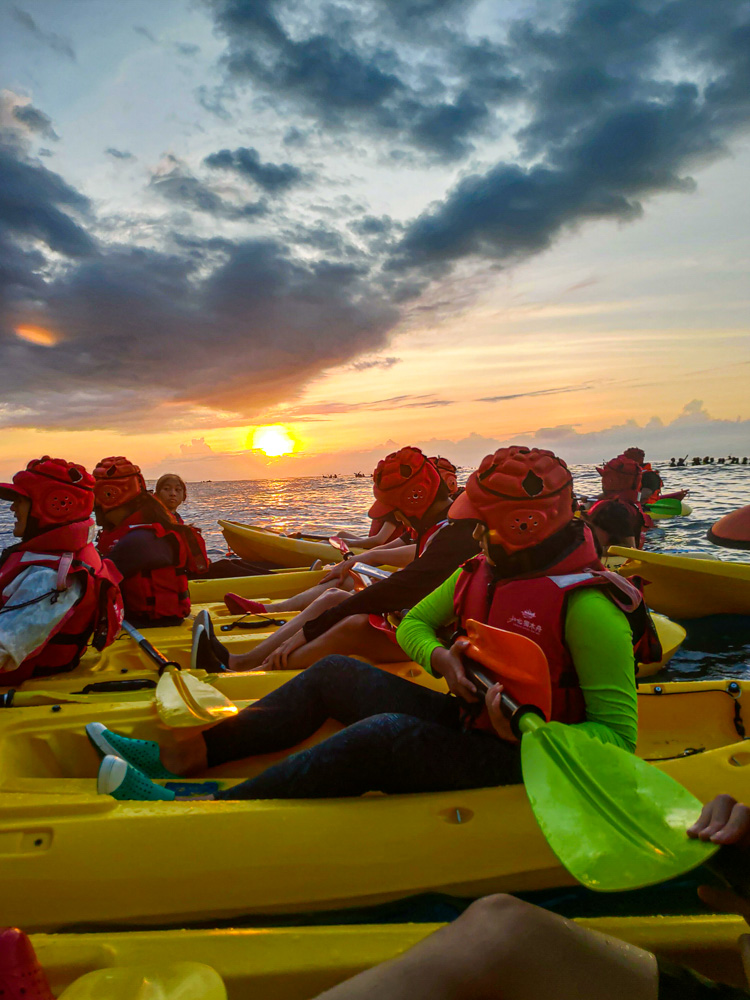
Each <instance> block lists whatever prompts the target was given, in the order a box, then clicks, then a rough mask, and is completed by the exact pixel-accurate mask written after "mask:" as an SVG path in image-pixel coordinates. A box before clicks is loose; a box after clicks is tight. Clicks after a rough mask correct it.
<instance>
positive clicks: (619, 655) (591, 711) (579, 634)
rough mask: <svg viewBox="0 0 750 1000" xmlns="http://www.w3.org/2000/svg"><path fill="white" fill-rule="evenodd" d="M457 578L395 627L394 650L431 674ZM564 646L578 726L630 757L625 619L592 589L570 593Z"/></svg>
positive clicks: (451, 613) (631, 695) (634, 727)
mask: <svg viewBox="0 0 750 1000" xmlns="http://www.w3.org/2000/svg"><path fill="white" fill-rule="evenodd" d="M460 572H461V570H457V571H456V572H455V573H454V574H453V576H451V577H449V578H448V579H447V580H446V581H445V583H443V584H441V586H440V587H438V588H437V590H434V591H433V592H432V593H431V594H429V595H428V596H427V597H425V598H424V600H423V601H420V603H419V604H417V605H416V606H415V607H413V608H412V609H411V611H410V612H409V614H408V615H407V616H406V617H405V618H404V620H403V621H402V622H401V624H400V625H399V628H398V632H397V638H398V642H399V645H400V646H401V648H402V649H403V650H404V652H405V653H406V654H407V655H408V656H410V657H411V658H412V659H413V660H416V662H417V663H419V664H420V665H421V666H423V667H424V668H425V670H430V669H431V668H430V658H431V656H432V651H433V650H434V649H435V648H437V647H438V646H442V643H441V642H440V641H439V639H438V638H437V636H436V634H435V633H436V631H437V630H438V629H439V628H441V627H442V626H444V625H448V624H450V623H451V622H452V621H454V620H455V617H456V614H455V610H454V606H453V594H454V591H455V589H456V581H457V580H458V577H459V574H460ZM565 643H566V645H567V647H568V649H569V650H570V654H571V656H572V657H573V663H574V665H575V668H576V673H577V674H578V681H579V683H580V685H581V691H582V692H583V698H584V701H585V703H586V721H585V722H582V723H579V725H580V726H581V727H582V728H583V729H585V730H586V732H588V733H589V734H590V735H591V736H596V737H598V739H600V740H601V741H602V742H603V743H614V744H615V745H616V746H619V747H622V748H623V749H624V750H629V751H631V752H633V751H634V750H635V744H636V739H637V737H638V696H637V694H636V686H635V671H634V669H633V643H632V637H631V632H630V626H629V625H628V621H627V618H626V617H625V615H624V614H623V613H622V612H621V611H620V610H619V608H617V607H615V605H614V604H613V603H612V602H611V601H610V600H609V599H608V598H607V597H606V596H605V595H604V594H603V593H601V591H599V590H598V589H596V588H593V587H584V588H582V589H580V590H576V591H574V592H573V593H572V594H571V595H570V597H569V598H568V603H567V610H566V615H565Z"/></svg>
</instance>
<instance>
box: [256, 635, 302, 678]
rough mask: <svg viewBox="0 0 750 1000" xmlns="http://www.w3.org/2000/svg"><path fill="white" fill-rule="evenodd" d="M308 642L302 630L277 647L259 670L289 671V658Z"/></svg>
mask: <svg viewBox="0 0 750 1000" xmlns="http://www.w3.org/2000/svg"><path fill="white" fill-rule="evenodd" d="M305 642H306V639H305V633H304V632H303V631H302V629H300V630H299V632H295V633H294V635H292V636H290V637H289V638H288V639H286V640H285V641H284V642H282V644H281V645H280V646H277V647H276V649H274V651H273V652H272V653H269V654H268V656H267V657H266V658H265V660H264V661H263V662H262V663H261V665H260V667H259V668H258V669H259V670H289V657H290V656H291V655H292V653H293V652H294V651H295V649H299V648H300V646H304V645H305Z"/></svg>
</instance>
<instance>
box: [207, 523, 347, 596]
mask: <svg viewBox="0 0 750 1000" xmlns="http://www.w3.org/2000/svg"><path fill="white" fill-rule="evenodd" d="M219 524H220V525H221V530H222V531H223V532H224V537H225V538H226V540H227V544H228V545H229V546H230V548H231V549H232V551H233V552H236V553H237V555H238V556H240V557H241V558H242V559H249V560H250V561H258V560H260V561H262V562H267V563H271V565H273V566H289V567H301V568H305V569H307V568H308V567H309V566H311V565H312V563H314V562H315V561H316V559H320V560H321V562H324V563H336V562H339V561H340V560H341V552H340V551H339V550H338V549H335V548H334V547H333V546H332V545H329V544H328V542H325V541H313V540H311V539H308V538H304V537H303V538H291V537H289V536H288V535H282V534H281V532H278V531H272V530H271V529H270V528H260V527H258V526H256V525H253V524H241V523H240V522H239V521H221V520H220V521H219ZM354 551H356V552H359V551H361V550H360V549H355V550H354ZM229 589H230V590H232V589H234V588H232V587H230V588H229Z"/></svg>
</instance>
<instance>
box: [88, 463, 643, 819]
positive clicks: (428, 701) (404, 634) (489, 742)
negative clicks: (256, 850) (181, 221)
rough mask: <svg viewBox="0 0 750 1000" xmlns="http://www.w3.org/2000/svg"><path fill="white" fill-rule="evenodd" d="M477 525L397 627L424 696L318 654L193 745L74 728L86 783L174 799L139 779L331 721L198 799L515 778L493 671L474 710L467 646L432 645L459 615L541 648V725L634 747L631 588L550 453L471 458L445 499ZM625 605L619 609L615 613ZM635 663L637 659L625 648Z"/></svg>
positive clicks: (212, 761) (189, 770)
mask: <svg viewBox="0 0 750 1000" xmlns="http://www.w3.org/2000/svg"><path fill="white" fill-rule="evenodd" d="M454 506H455V507H458V508H459V509H458V510H456V511H455V512H454V513H455V514H456V516H458V517H461V518H468V517H471V518H474V519H476V520H477V521H479V522H480V524H479V525H478V526H477V534H478V536H479V538H480V541H481V545H482V547H483V549H484V551H485V555H483V556H480V557H477V559H475V560H472V561H471V562H470V563H469V564H467V566H466V567H465V568H464V569H461V570H458V571H457V572H456V573H455V574H454V575H453V576H452V577H451V578H450V579H449V580H448V581H446V582H445V583H444V584H443V585H442V586H441V587H440V588H439V589H438V590H437V591H435V592H434V593H433V594H431V595H430V596H429V597H427V598H425V600H423V601H422V602H421V603H420V604H418V605H417V606H416V607H415V608H413V609H412V610H411V611H410V612H409V614H408V615H407V616H406V618H405V619H404V621H403V622H402V623H401V625H400V627H399V631H398V637H399V641H400V642H401V644H402V646H403V648H404V649H405V651H406V652H407V655H409V656H411V657H412V658H415V659H417V661H418V662H419V663H421V664H422V665H423V666H425V667H426V668H428V669H430V670H432V671H434V672H435V673H436V674H437V675H439V676H442V677H443V678H444V679H445V681H446V682H447V685H448V688H449V690H450V693H448V694H443V693H441V692H439V691H434V690H428V689H427V688H425V687H421V686H419V685H417V684H413V683H411V682H410V681H407V680H404V679H402V678H400V677H397V676H393V675H391V674H389V673H386V672H385V671H383V670H378V669H377V667H372V666H369V665H367V664H365V663H362V662H361V661H359V660H355V659H352V658H350V657H345V656H337V655H333V656H327V657H325V658H324V659H322V660H319V661H318V662H317V663H315V664H314V665H313V666H311V667H309V668H308V669H307V670H304V671H302V672H301V673H299V674H298V675H297V676H296V677H294V678H293V679H292V680H290V681H288V682H287V683H286V684H284V685H283V686H281V687H280V688H278V689H277V690H275V691H273V692H272V693H270V694H268V695H266V696H265V697H264V698H261V699H260V700H259V701H257V702H255V703H254V704H253V705H251V706H249V707H247V708H245V709H244V710H243V711H241V712H239V713H238V714H237V715H236V716H234V717H233V718H231V719H229V720H226V721H223V722H220V723H219V724H218V725H216V726H214V727H213V728H211V729H208V730H206V731H205V732H202V733H200V734H196V735H195V736H193V737H192V738H189V739H184V738H181V739H180V740H179V741H170V742H169V744H166V743H165V744H164V745H163V746H161V747H160V746H159V744H157V743H155V742H151V741H143V740H133V739H130V738H128V737H124V736H121V735H119V734H117V733H112V732H110V731H108V730H106V728H105V727H104V726H103V725H102V724H101V723H91V724H89V725H88V726H87V727H86V731H87V734H88V736H89V739H90V740H91V742H92V743H93V744H94V745H95V746H96V747H97V748H98V750H99V751H100V752H101V753H102V755H104V760H103V761H102V764H101V767H100V771H99V780H98V786H97V787H98V789H99V791H100V792H101V793H105V794H111V795H113V796H114V797H115V798H120V799H126V798H135V799H172V798H174V797H175V793H174V791H173V790H171V789H168V788H163V787H162V786H161V785H157V784H155V783H153V782H152V781H151V780H149V779H150V778H168V777H175V776H177V775H187V774H194V773H199V772H202V771H204V770H205V769H206V768H210V767H215V766H217V765H219V764H224V763H227V762H228V761H233V760H241V759H243V758H245V757H250V756H256V755H261V754H267V753H272V752H278V751H281V750H284V749H290V748H292V747H294V746H296V745H297V744H299V743H301V742H303V741H304V740H307V739H309V738H310V737H312V736H313V735H314V734H315V733H316V732H317V731H318V730H319V729H320V727H321V726H322V725H323V724H324V723H325V722H326V721H327V720H329V719H333V720H335V721H337V722H339V723H340V724H341V725H342V726H344V727H345V728H344V729H343V730H342V731H340V732H338V733H336V734H335V735H333V736H331V737H329V738H328V739H326V740H324V741H323V742H321V743H319V744H317V745H315V746H312V747H309V748H308V749H305V750H302V751H300V752H298V753H295V754H292V755H291V756H289V757H287V758H286V759H285V760H283V761H281V762H280V763H277V764H274V765H272V766H271V767H269V768H268V769H267V770H266V771H264V772H263V773H262V774H260V775H259V776H257V777H255V778H251V779H250V780H249V781H245V782H242V783H241V784H239V785H236V786H234V787H232V788H228V789H225V790H221V791H219V792H217V793H216V794H215V795H213V796H211V798H215V799H217V800H224V799H266V798H319V797H342V796H353V795H361V794H363V793H365V792H368V791H381V792H386V793H402V792H427V791H440V790H449V789H461V788H477V787H484V786H488V785H503V784H515V783H518V782H520V781H521V780H522V776H521V765H520V750H519V745H518V741H517V740H516V738H515V737H514V736H513V734H512V731H511V729H510V725H509V723H508V721H507V719H506V718H505V716H504V715H503V713H502V711H501V708H500V696H501V693H502V690H503V683H502V680H503V679H502V676H501V675H495V677H494V680H495V683H494V684H492V686H491V687H490V688H489V690H488V691H487V693H486V695H485V697H484V699H483V701H480V698H479V695H478V690H477V687H476V686H475V684H474V683H473V682H472V681H471V680H470V679H469V677H468V676H467V673H466V670H465V667H464V662H463V654H464V653H465V650H466V648H467V645H468V641H467V640H466V639H465V638H458V639H457V640H455V641H448V643H447V644H446V642H445V641H442V640H441V639H440V638H438V632H440V634H442V631H441V630H442V629H444V628H445V627H446V626H448V627H450V628H454V627H455V626H456V625H458V628H459V629H462V628H463V627H464V626H465V625H466V624H467V619H468V618H469V617H473V618H475V619H477V620H479V621H483V622H489V623H490V624H492V625H500V626H501V627H502V628H503V629H505V630H506V631H511V632H516V633H518V634H520V635H525V636H532V637H533V639H534V641H535V642H536V643H538V644H539V646H541V648H542V649H543V650H544V652H545V654H546V656H547V661H548V665H549V682H550V684H551V688H552V709H551V713H550V714H551V718H553V719H556V720H558V721H561V722H566V723H568V724H570V725H576V726H582V727H584V728H585V730H586V731H587V732H588V733H590V734H591V735H592V736H594V737H596V738H598V739H600V740H602V741H605V742H611V743H614V744H615V745H617V746H619V747H622V748H624V749H625V750H627V751H629V752H633V751H634V750H635V743H636V738H637V732H638V709H637V697H636V686H635V671H634V660H633V641H632V633H631V625H630V621H634V622H636V621H637V619H638V614H639V612H640V614H641V622H640V625H642V624H643V617H644V616H645V612H644V610H643V604H642V600H641V595H640V593H639V592H638V590H637V589H636V588H635V587H633V586H632V585H631V584H629V583H628V582H627V581H625V580H623V579H622V578H621V577H617V576H616V575H615V574H608V573H606V572H604V571H603V570H601V567H600V563H599V562H598V559H597V557H596V550H595V547H594V541H593V537H592V535H591V531H590V529H589V528H588V526H587V525H585V524H584V523H583V522H582V521H580V520H574V519H573V517H572V513H573V493H572V478H571V476H570V473H569V471H568V469H567V466H566V465H565V463H564V462H562V461H561V460H560V459H558V458H557V457H556V456H555V455H553V454H552V453H551V452H547V451H539V450H537V449H531V450H530V449H528V448H518V447H513V448H504V449H500V450H499V451H498V452H496V453H495V454H494V455H489V456H487V458H485V459H484V461H483V462H482V465H481V466H480V468H479V470H478V471H477V472H475V473H474V474H473V475H472V476H471V477H470V478H469V481H468V484H467V487H466V491H465V492H464V493H463V494H462V495H461V497H459V499H458V500H457V501H456V502H455V504H454ZM626 612H627V613H626ZM639 659H641V660H642V659H643V654H640V653H639Z"/></svg>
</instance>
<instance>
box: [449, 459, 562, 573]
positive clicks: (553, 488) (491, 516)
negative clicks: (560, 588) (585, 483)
mask: <svg viewBox="0 0 750 1000" xmlns="http://www.w3.org/2000/svg"><path fill="white" fill-rule="evenodd" d="M449 513H450V516H451V517H453V518H470V517H471V518H476V519H477V520H478V521H482V522H483V523H484V524H486V525H487V527H488V528H489V529H490V541H491V542H492V544H494V545H500V546H501V547H502V548H503V549H504V551H505V552H507V553H508V554H510V553H512V552H518V551H519V550H520V549H526V548H529V547H530V546H532V545H538V544H539V542H543V541H544V540H545V538H549V537H550V535H554V534H555V532H557V531H560V529H561V528H564V527H565V525H566V524H567V523H568V522H569V521H570V520H571V519H572V517H573V477H572V476H571V474H570V472H569V471H568V467H567V465H566V464H565V462H563V460H562V459H561V458H558V457H557V456H556V455H554V454H553V453H552V452H551V451H544V450H542V449H541V448H520V447H518V446H517V445H513V446H511V447H510V448H498V450H497V451H496V452H495V454H494V455H487V456H486V457H485V458H483V459H482V464H481V465H480V466H479V468H478V469H477V471H476V472H473V473H472V474H471V475H470V476H469V480H468V482H467V483H466V489H465V490H464V492H463V493H462V494H461V496H460V497H459V498H458V499H457V500H455V501H454V503H453V505H452V506H451V509H450V511H449Z"/></svg>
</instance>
